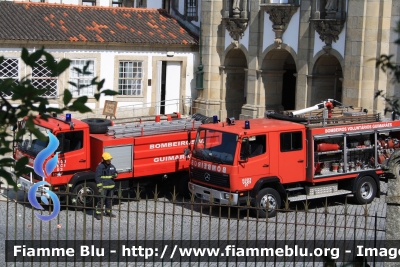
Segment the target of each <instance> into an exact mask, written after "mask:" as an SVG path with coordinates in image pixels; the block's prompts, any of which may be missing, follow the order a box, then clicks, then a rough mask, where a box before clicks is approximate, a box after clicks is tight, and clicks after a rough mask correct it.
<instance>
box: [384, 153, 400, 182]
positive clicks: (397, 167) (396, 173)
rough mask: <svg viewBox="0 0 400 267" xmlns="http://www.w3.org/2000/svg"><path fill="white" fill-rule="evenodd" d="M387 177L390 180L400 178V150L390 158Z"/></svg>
mask: <svg viewBox="0 0 400 267" xmlns="http://www.w3.org/2000/svg"><path fill="white" fill-rule="evenodd" d="M385 176H386V177H387V178H389V179H397V178H398V177H399V178H400V149H398V150H396V151H395V152H394V153H393V154H392V156H391V157H390V159H389V162H388V165H387V167H386V170H385Z"/></svg>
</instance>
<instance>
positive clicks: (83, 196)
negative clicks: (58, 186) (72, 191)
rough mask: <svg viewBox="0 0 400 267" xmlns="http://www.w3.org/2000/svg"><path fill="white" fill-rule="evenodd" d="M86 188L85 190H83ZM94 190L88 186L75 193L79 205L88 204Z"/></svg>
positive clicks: (91, 199)
mask: <svg viewBox="0 0 400 267" xmlns="http://www.w3.org/2000/svg"><path fill="white" fill-rule="evenodd" d="M85 189H86V190H85ZM93 195H94V190H93V189H92V188H90V187H86V188H85V187H82V188H81V189H80V190H79V191H78V194H77V200H78V202H79V204H80V205H84V204H88V203H91V202H92V201H93Z"/></svg>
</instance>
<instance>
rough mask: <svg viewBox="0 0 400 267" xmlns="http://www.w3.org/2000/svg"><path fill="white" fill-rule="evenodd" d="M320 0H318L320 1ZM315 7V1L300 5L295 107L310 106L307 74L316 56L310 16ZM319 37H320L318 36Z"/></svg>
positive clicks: (303, 0) (306, 1) (306, 0)
mask: <svg viewBox="0 0 400 267" xmlns="http://www.w3.org/2000/svg"><path fill="white" fill-rule="evenodd" d="M318 1H319V0H317V2H318ZM312 6H313V7H314V8H315V3H314V1H310V0H302V1H301V6H300V25H299V31H300V33H303V34H300V36H299V46H298V57H297V61H296V68H297V82H296V104H295V109H302V108H306V107H309V106H310V105H309V101H310V100H309V99H310V98H309V88H310V86H309V85H308V83H307V80H308V78H307V75H308V74H309V72H312V70H311V69H309V68H310V65H309V64H310V62H311V60H312V59H313V57H314V54H313V52H314V38H315V34H314V33H315V30H314V28H313V27H312V26H311V24H310V21H309V18H310V17H311V14H312V12H311V11H312V10H311V9H312V8H311V7H312ZM317 38H318V37H317Z"/></svg>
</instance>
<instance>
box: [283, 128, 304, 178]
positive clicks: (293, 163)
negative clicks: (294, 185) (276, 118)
mask: <svg viewBox="0 0 400 267" xmlns="http://www.w3.org/2000/svg"><path fill="white" fill-rule="evenodd" d="M278 162H279V176H280V178H281V179H282V182H285V183H290V182H300V181H304V180H305V179H306V178H305V171H306V164H307V161H306V145H305V133H304V132H303V131H293V132H282V133H280V134H279V161H278Z"/></svg>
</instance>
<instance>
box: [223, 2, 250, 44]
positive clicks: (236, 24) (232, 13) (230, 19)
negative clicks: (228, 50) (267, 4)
mask: <svg viewBox="0 0 400 267" xmlns="http://www.w3.org/2000/svg"><path fill="white" fill-rule="evenodd" d="M229 3H230V4H226V6H225V15H224V18H223V19H222V21H223V23H224V25H225V28H226V29H227V30H228V32H229V35H230V36H231V37H232V39H233V43H234V44H236V46H237V45H238V41H239V39H241V38H242V37H243V35H244V31H245V30H246V29H247V24H248V22H249V19H248V11H247V5H248V0H232V1H230V2H229Z"/></svg>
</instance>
